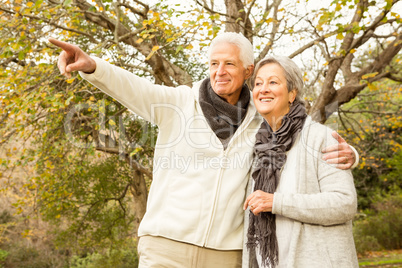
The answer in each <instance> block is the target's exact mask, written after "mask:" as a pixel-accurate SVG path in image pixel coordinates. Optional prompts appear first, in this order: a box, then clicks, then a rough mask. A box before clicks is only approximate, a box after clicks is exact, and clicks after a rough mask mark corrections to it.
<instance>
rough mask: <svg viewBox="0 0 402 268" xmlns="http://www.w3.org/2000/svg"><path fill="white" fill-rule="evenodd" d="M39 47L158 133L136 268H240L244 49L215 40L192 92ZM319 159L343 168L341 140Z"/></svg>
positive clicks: (237, 38)
mask: <svg viewBox="0 0 402 268" xmlns="http://www.w3.org/2000/svg"><path fill="white" fill-rule="evenodd" d="M49 41H50V42H51V43H53V44H55V45H56V46H59V47H60V48H62V49H63V52H62V53H61V54H60V57H59V61H58V66H59V69H60V71H61V73H62V74H63V75H66V76H67V77H69V76H70V73H71V72H73V71H80V75H81V76H82V77H83V78H84V79H86V80H87V81H89V82H90V83H92V84H93V85H94V86H96V87H97V88H99V89H101V90H102V91H103V92H105V93H106V94H108V95H110V96H112V97H113V98H114V99H116V100H117V101H119V102H120V103H122V104H123V105H124V106H126V107H127V108H128V109H129V110H131V111H133V112H134V113H135V114H137V115H139V116H141V117H143V118H144V119H146V120H148V121H150V122H152V123H154V124H156V125H158V127H159V134H158V139H157V143H156V146H155V156H154V170H153V173H154V176H153V182H152V185H151V188H150V191H149V197H148V203H147V211H146V214H145V216H144V218H143V220H142V222H141V224H140V227H139V230H138V235H139V236H140V240H139V245H138V252H139V256H140V267H175V268H177V267H183V268H188V267H208V268H211V267H219V268H222V267H240V266H241V249H242V243H243V240H242V234H243V228H242V226H243V213H244V212H243V209H242V204H243V202H244V200H245V194H246V186H247V182H248V177H249V172H250V169H251V166H252V159H253V156H252V149H253V145H254V142H255V134H256V132H257V130H258V129H259V127H260V124H261V122H262V121H261V120H262V119H261V117H260V116H259V115H258V114H257V112H256V109H255V107H254V104H253V102H252V100H251V98H250V91H249V89H248V87H247V86H246V85H245V80H246V79H248V78H249V77H250V76H251V75H252V73H253V69H254V65H253V62H254V59H253V48H252V45H251V43H250V42H249V41H248V40H247V39H246V38H245V37H244V36H242V35H241V34H237V33H224V34H221V35H219V36H218V37H217V38H215V39H214V40H213V41H212V43H211V45H210V48H209V52H208V57H209V78H207V79H205V80H203V81H200V82H198V83H195V85H194V86H193V88H189V87H187V86H179V87H177V88H170V87H166V86H161V85H155V84H153V83H151V82H150V81H148V80H147V79H145V78H141V77H138V76H136V75H134V74H132V73H130V72H127V71H125V70H123V69H121V68H118V67H116V66H113V65H111V64H109V63H107V62H106V61H103V60H101V59H99V58H96V57H90V56H88V55H87V54H86V53H84V52H83V51H82V50H81V49H79V48H78V47H77V46H75V45H71V44H68V43H65V42H61V41H58V40H55V39H49ZM339 139H341V138H340V137H339ZM327 151H332V153H329V154H327V155H326V157H329V158H332V160H330V161H332V163H342V162H345V161H344V160H345V159H346V160H347V159H350V161H349V163H347V164H346V165H343V166H342V168H349V167H350V166H351V165H352V163H353V162H354V159H355V155H354V153H353V151H352V150H351V149H350V148H349V146H348V145H347V144H346V143H345V142H344V141H343V140H342V141H341V143H340V144H339V145H338V146H336V147H335V148H327ZM167 159H169V161H166V160H167ZM163 161H165V165H162V164H161V163H162V162H163ZM183 163H185V164H186V165H185V169H183Z"/></svg>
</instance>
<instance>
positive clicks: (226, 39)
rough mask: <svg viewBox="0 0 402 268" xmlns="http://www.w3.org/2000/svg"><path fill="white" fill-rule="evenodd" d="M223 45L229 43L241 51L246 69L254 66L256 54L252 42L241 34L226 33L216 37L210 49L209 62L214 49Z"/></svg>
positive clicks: (241, 58)
mask: <svg viewBox="0 0 402 268" xmlns="http://www.w3.org/2000/svg"><path fill="white" fill-rule="evenodd" d="M221 43H229V44H233V45H235V46H237V47H238V48H239V49H240V53H239V54H240V60H241V62H243V65H244V68H247V67H248V66H250V65H254V52H253V45H252V44H251V42H250V41H249V40H248V39H247V38H246V37H244V35H242V34H241V33H235V32H226V33H222V34H219V35H218V36H217V37H215V38H214V39H213V40H212V42H211V44H210V45H209V49H208V61H209V60H210V59H211V53H212V49H213V48H214V47H215V46H216V45H218V44H221Z"/></svg>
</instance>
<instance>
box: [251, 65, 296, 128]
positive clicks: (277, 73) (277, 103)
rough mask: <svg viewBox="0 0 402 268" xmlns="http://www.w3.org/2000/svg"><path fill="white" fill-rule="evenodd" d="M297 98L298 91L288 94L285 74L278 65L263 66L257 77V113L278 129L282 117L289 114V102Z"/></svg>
mask: <svg viewBox="0 0 402 268" xmlns="http://www.w3.org/2000/svg"><path fill="white" fill-rule="evenodd" d="M295 97H296V90H293V91H291V92H288V89H287V85H286V77H285V72H284V70H283V69H282V67H281V66H280V65H278V64H276V63H268V64H265V65H264V66H262V67H261V68H260V69H259V70H258V72H257V75H256V79H255V84H254V89H253V99H254V104H255V107H256V108H257V111H258V112H259V113H260V114H261V115H262V116H263V117H264V118H265V120H267V121H268V123H269V124H270V126H271V127H272V128H273V129H277V127H278V125H279V126H280V124H281V122H282V117H283V116H284V115H285V114H287V113H288V112H289V102H293V101H294V99H295Z"/></svg>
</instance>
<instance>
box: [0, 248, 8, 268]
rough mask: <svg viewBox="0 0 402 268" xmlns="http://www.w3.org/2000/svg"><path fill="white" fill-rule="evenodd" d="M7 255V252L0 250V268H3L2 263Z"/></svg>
mask: <svg viewBox="0 0 402 268" xmlns="http://www.w3.org/2000/svg"><path fill="white" fill-rule="evenodd" d="M8 254H10V253H9V252H8V251H5V250H2V249H0V268H2V267H3V264H4V261H5V260H6V258H7V256H8Z"/></svg>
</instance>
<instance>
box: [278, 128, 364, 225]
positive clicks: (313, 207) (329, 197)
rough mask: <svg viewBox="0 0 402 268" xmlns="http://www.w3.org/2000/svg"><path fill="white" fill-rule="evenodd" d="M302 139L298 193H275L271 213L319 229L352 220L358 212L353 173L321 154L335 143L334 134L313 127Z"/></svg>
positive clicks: (325, 129)
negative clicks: (314, 225)
mask: <svg viewBox="0 0 402 268" xmlns="http://www.w3.org/2000/svg"><path fill="white" fill-rule="evenodd" d="M317 124H318V123H317ZM303 136H304V139H305V142H302V145H301V147H300V148H299V150H301V154H300V155H301V156H302V158H303V159H300V161H299V165H300V166H299V167H298V168H299V180H300V181H299V182H298V183H299V192H298V193H295V194H290V193H275V194H274V205H273V211H272V213H274V214H279V215H282V216H284V217H288V218H291V219H294V220H296V221H300V222H303V223H309V224H318V225H334V224H341V223H345V222H347V221H350V220H352V219H353V217H354V215H355V213H356V209H357V196H356V190H355V186H354V182H353V176H352V173H351V171H350V170H340V169H337V168H336V167H335V166H334V165H329V164H327V163H326V162H325V161H323V160H322V158H321V157H322V154H321V150H322V149H323V148H325V147H327V146H328V145H330V144H333V143H334V141H335V139H333V138H332V136H331V130H330V129H329V128H327V127H325V126H322V125H320V126H313V127H310V129H309V131H307V133H306V134H303ZM302 139H303V137H302ZM335 142H336V141H335Z"/></svg>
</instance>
